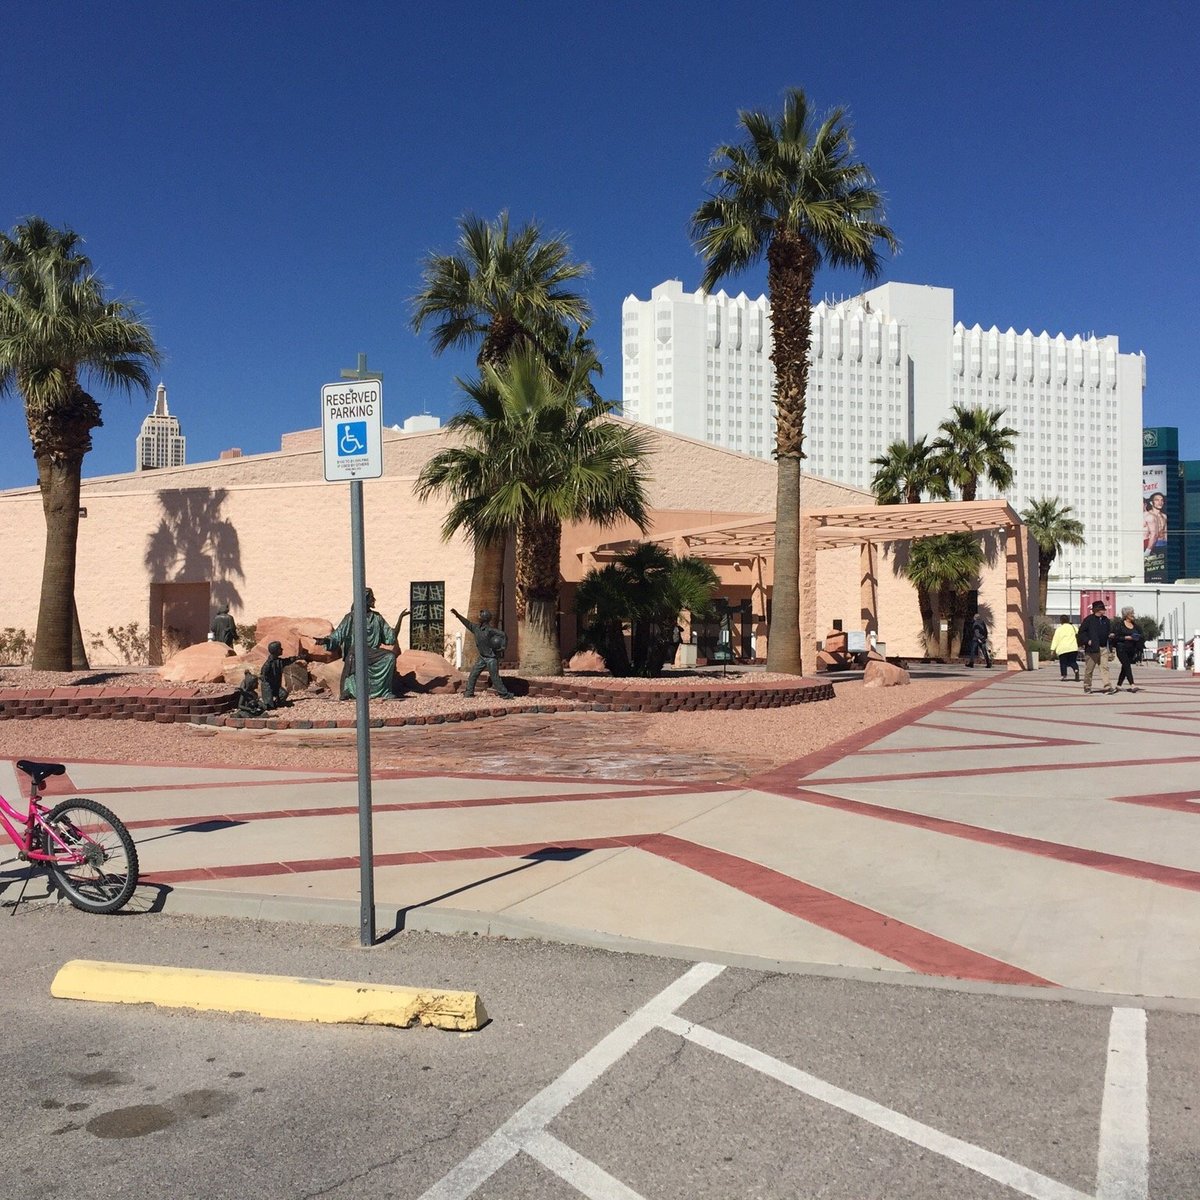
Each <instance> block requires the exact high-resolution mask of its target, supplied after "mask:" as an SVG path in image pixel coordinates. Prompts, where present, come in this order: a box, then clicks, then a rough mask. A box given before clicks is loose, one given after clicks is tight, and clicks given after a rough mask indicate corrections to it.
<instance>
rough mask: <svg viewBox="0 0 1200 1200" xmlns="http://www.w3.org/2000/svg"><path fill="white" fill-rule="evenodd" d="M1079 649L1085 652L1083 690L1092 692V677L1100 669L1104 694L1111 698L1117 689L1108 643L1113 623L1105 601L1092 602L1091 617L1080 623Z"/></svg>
mask: <svg viewBox="0 0 1200 1200" xmlns="http://www.w3.org/2000/svg"><path fill="white" fill-rule="evenodd" d="M1076 637H1077V639H1078V641H1079V649H1080V650H1082V651H1083V690H1084V691H1085V692H1089V693H1090V692H1091V690H1092V675H1093V673H1094V672H1095V670H1096V668H1097V667H1099V668H1100V679H1101V681H1102V682H1103V684H1104V694H1105V695H1106V696H1111V695H1113V694H1114V692H1115V691H1116V689H1115V688H1114V687H1113V685H1112V677H1111V676H1110V675H1109V671H1108V653H1109V650H1108V643H1109V641H1110V640H1111V638H1112V622H1111V621H1110V620H1109V619H1108V616H1107V615H1106V610H1105V604H1104V601H1103V600H1093V601H1092V612H1091V616H1087V617H1084V618H1083V620H1082V621H1080V622H1079V632H1078V633H1077V634H1076Z"/></svg>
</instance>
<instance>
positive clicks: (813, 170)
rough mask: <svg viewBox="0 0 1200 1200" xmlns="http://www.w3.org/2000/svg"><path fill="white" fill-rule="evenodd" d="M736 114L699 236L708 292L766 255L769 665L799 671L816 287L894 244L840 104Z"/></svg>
mask: <svg viewBox="0 0 1200 1200" xmlns="http://www.w3.org/2000/svg"><path fill="white" fill-rule="evenodd" d="M738 120H739V122H740V124H741V130H742V134H743V135H744V136H743V139H742V141H741V142H740V143H736V144H730V145H723V146H718V147H717V149H716V150H715V151H714V153H713V162H714V164H715V165H714V171H713V174H712V176H711V180H710V182H711V183H712V184H713V185H715V190H714V192H713V193H712V194H710V195H709V196H708V197H707V199H705V200H704V201H703V202H702V203H701V204H700V206H699V207H698V208H697V209H696V211H695V213H694V214H693V215H692V236H693V239H694V240H695V243H696V247H697V249H698V250H699V252H700V254H701V255H702V257H703V258H704V261H705V267H704V275H703V277H702V279H701V286H702V287H703V288H704V289H705V290H706V291H711V290H712V289H713V287H715V286H716V284H717V282H718V281H719V280H721V279H722V278H724V277H725V276H726V275H729V274H731V273H733V272H737V271H742V270H745V269H746V268H747V267H750V266H751V265H753V264H754V263H756V262H758V261H760V260H761V259H762V258H764V257H765V258H766V260H767V292H768V295H769V298H770V301H771V328H772V336H773V342H774V344H773V347H772V350H771V361H772V362H773V363H774V365H775V410H776V411H775V416H776V444H775V456H776V459H777V461H778V481H777V484H776V503H775V586H774V592H773V595H772V612H773V618H774V619H773V621H772V628H771V631H770V632H771V638H770V643H769V647H768V652H767V669H768V670H770V671H785V672H789V673H792V674H799V673H800V669H801V664H800V593H799V583H800V579H799V563H800V460H801V459H802V458H803V457H804V445H803V443H804V409H805V402H806V396H807V389H808V355H809V338H810V326H811V311H812V290H813V282H814V279H815V277H816V272H817V269H818V268H819V267H820V266H821V264H822V263H828V264H829V265H830V266H834V267H852V268H854V269H856V270H859V271H861V272H862V273H863V274H864V275H865V276H866V277H867V278H868V279H872V278H874V277H875V276H876V275H877V274H878V273H879V268H880V243H882V244H883V245H885V246H887V247H888V248H889V249H892V250H895V249H896V248H897V243H896V238H895V235H894V234H893V233H892V231H891V229H889V228H888V226H887V225H886V224H884V221H883V196H882V194H881V193H880V192H879V190H878V189H877V188H876V186H875V179H874V176H873V175H872V174H871V172H870V170H869V169H868V168H867V166H866V165H865V164H863V163H861V162H858V161H856V160H855V158H854V142H853V140H852V138H851V136H850V129H849V126H848V125H847V123H846V114H845V112H844V111H843V110H842V109H840V108H838V109H834V110H833V111H832V112H831V113H829V114H828V116H826V117H824V118H823V119H821V120H819V121H818V120H817V119H815V118H814V117H813V115H812V114H811V113H810V112H809V107H808V100H807V99H806V98H805V95H804V92H802V91H801V90H800V89H798V88H793V89H791V90H789V91H788V92H787V93H786V95H785V97H784V104H783V112H782V114H781V115H780V116H779V117H778V118H776V117H774V116H772V115H770V114H768V113H764V112H741V113H739V114H738Z"/></svg>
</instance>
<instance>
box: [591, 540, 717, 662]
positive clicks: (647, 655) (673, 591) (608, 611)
mask: <svg viewBox="0 0 1200 1200" xmlns="http://www.w3.org/2000/svg"><path fill="white" fill-rule="evenodd" d="M719 582H720V581H719V580H718V579H717V573H716V572H715V571H714V570H713V569H712V567H711V566H709V564H708V563H706V562H704V561H703V559H699V558H690V557H684V558H676V557H675V556H674V555H673V554H668V553H667V551H666V550H664V549H663V548H662V547H661V546H658V545H655V544H654V543H652V542H643V543H641V544H640V545H638V546H637V547H635V548H634V549H633V550H631V551H630V552H629V553H628V554H623V555H622V556H621V557H620V558H618V559H617V561H616V562H614V563H609V564H608V565H607V566H604V567H600V568H599V569H597V570H594V571H589V572H588V573H587V575H585V576H584V578H583V580H582V582H581V583H580V584H579V588H578V590H577V591H576V593H575V610H576V612H577V613H578V614H579V617H580V620H581V623H582V624H583V635H582V639H581V641H582V643H583V645H585V646H589V647H591V648H593V649H595V650H596V651H597V652H598V653H599V654H600V655H601V657H603V659H604V663H605V665H606V666H607V667H608V669H609V670H610V671H611V672H612V673H613V674H614V675H642V676H656V675H661V674H662V669H663V666H664V664H665V663H666V661H667V659H668V658H669V657H670V655H671V652H672V651H673V649H674V643H673V642H672V639H671V634H672V632H673V631H674V628H675V623H676V621H677V620H678V619H679V614H680V613H681V612H682V611H684V610H685V609H686V610H687V611H689V612H690V613H691V614H692V615H693V616H694V617H700V618H704V617H707V616H708V615H709V613H710V612H711V611H712V597H713V593H714V592H715V591H716V589H717V587H718V586H719ZM626 624H628V625H629V626H630V632H631V635H632V636H631V638H630V641H631V644H632V648H633V657H632V661H631V660H630V657H629V654H628V653H627V651H626V649H625V632H624V627H625V625H626Z"/></svg>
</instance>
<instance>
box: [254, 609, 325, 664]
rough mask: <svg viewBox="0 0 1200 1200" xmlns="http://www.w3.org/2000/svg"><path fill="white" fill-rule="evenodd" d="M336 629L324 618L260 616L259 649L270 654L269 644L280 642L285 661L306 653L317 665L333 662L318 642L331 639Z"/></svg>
mask: <svg viewBox="0 0 1200 1200" xmlns="http://www.w3.org/2000/svg"><path fill="white" fill-rule="evenodd" d="M332 632H333V626H332V625H331V624H330V623H329V622H328V621H326V620H324V619H323V618H322V617H259V618H258V621H257V622H256V623H255V626H254V636H255V638H256V644H255V649H256V650H257V649H258V647H259V646H261V647H262V650H263V655H264V656H265V655H266V652H267V643H268V642H279V644H280V645H281V646H282V647H283V655H284V657H285V658H293V657H295V656H296V655H297V654H299V653H300V652H301V650H303V651H304V652H305V653H307V654H308V656H309V657H310V658H311V659H313V660H314V661H316V662H330V661H332V659H333V655H332V654H331V653H330V652H329V651H328V650H326V649H325V648H324V647H323V646H318V645H317V643H316V639H317V638H319V637H328V636H329V635H330V634H331V633H332Z"/></svg>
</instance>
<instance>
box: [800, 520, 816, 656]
mask: <svg viewBox="0 0 1200 1200" xmlns="http://www.w3.org/2000/svg"><path fill="white" fill-rule="evenodd" d="M799 565H800V667H801V670H804V671H808V672H809V674H812V673H814V672H815V671H816V669H817V518H816V517H813V516H809V515H808V514H807V513H804V512H801V513H800V564H799Z"/></svg>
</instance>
